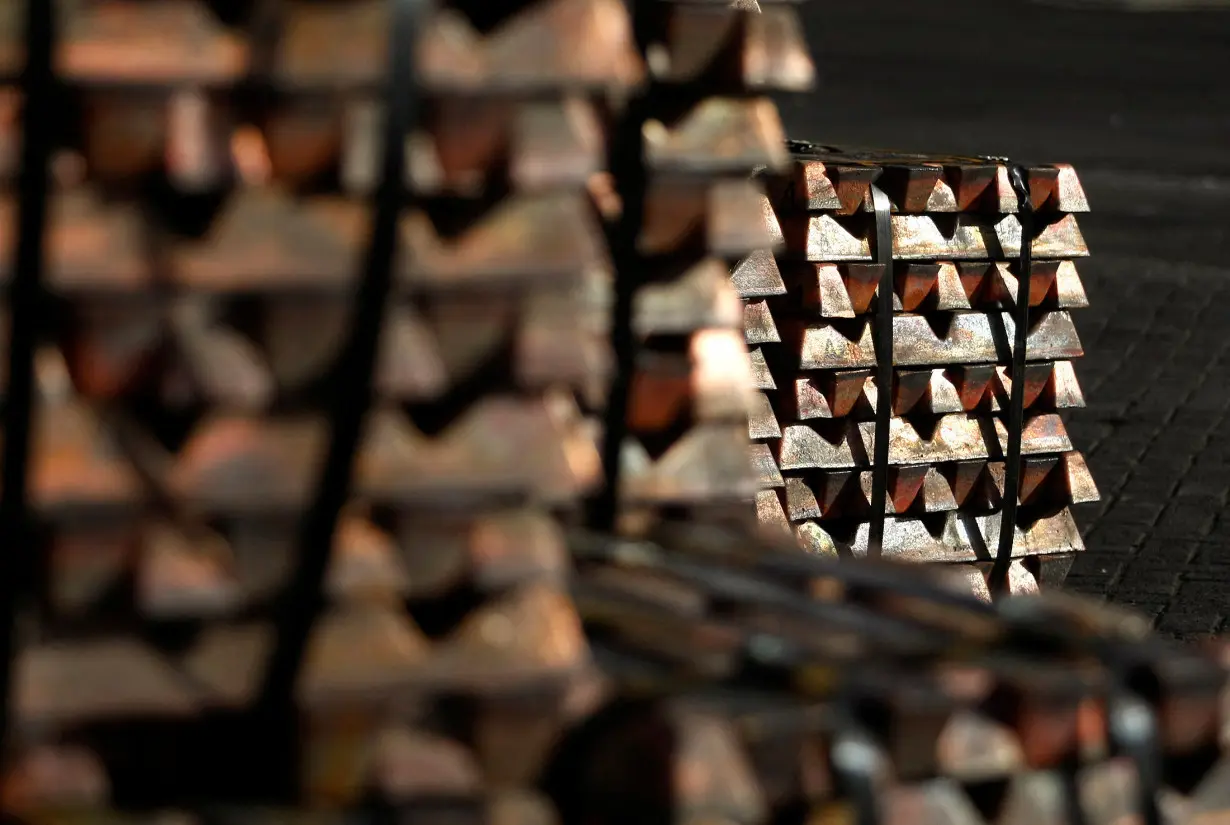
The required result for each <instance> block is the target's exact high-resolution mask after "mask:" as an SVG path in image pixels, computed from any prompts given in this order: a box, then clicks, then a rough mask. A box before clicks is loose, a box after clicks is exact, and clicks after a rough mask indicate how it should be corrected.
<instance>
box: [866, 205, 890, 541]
mask: <svg viewBox="0 0 1230 825" xmlns="http://www.w3.org/2000/svg"><path fill="white" fill-rule="evenodd" d="M871 205H872V207H873V208H874V209H875V235H874V237H873V239H872V242H873V244H874V247H875V248H874V250H873V256H874V258H875V261H876V263H878V264H880V265H881V266H883V267H884V272H883V274H882V275H880V286H879V288H878V290H877V292H876V317H875V350H876V426H875V448H874V452H875V456H874V458H873V459H872V461H873V463H872V467H871V523H870V526H869V528H868V532H867V556H868V557H869V558H879V557H880V555H881V554H882V553H883V552H884V522H885V515H884V511H885V509H886V504H887V499H888V437H889V425H890V424H891V422H892V417H893V294H894V291H893V283H894V274H893V216H892V204H891V202H890V201H889V199H888V195H885V194H884V192H883V191H882V190H881V189H880V188H879V187H878V186H875V185H874V184H873V185H872V187H871Z"/></svg>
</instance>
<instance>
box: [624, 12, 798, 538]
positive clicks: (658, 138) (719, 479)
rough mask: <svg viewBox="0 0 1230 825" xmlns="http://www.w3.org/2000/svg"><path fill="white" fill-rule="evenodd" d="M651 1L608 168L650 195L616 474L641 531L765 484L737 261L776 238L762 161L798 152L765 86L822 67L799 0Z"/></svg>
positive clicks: (740, 497) (715, 512)
mask: <svg viewBox="0 0 1230 825" xmlns="http://www.w3.org/2000/svg"><path fill="white" fill-rule="evenodd" d="M640 5H641V8H639V9H638V12H637V13H638V14H640V15H642V16H643V18H644V19H643V20H642V21H641V22H640V23H638V29H640V30H642V31H643V33H644V39H645V41H646V46H645V58H646V60H645V62H646V67H647V70H648V72H649V73H650V78H649V82H650V85H649V86H648V89H647V91H646V92H645V93H644V98H643V99H641V100H639V101H637V102H636V103H634V104H632V105H631V106H630V109H631V110H632V111H631V112H630V114H629V117H639V120H638V121H637V122H638V123H640V124H641V125H642V128H641V130H640V133H639V134H638V135H636V136H635V140H636V141H637V142H639V144H640V151H639V154H640V155H641V157H640V158H636V159H630V163H629V167H635V168H628V169H620V168H618V167H617V166H616V165H615V164H617V163H618V159H616V160H615V161H613V166H612V170H611V171H612V173H613V175H614V176H615V178H616V179H615V181H614V183H615V186H616V189H617V190H618V191H619V192H620V194H621V195H622V196H623V197H624V198H628V197H636V198H640V199H641V201H642V203H643V211H642V214H641V218H640V224H639V226H638V227H636V228H635V233H634V234H635V241H634V243H630V244H629V246H633V245H634V247H635V248H634V249H630V250H628V251H627V253H626V254H625V255H624V259H623V260H620V261H619V262H618V268H619V275H620V278H623V279H625V282H624V284H623V286H624V287H626V288H629V289H635V290H636V295H635V300H634V302H633V304H632V309H631V322H630V325H631V330H630V335H631V337H632V338H633V339H634V348H635V358H634V360H633V362H632V364H633V366H632V377H631V380H630V386H629V388H628V401H627V410H628V414H627V428H626V430H627V434H626V437H625V439H624V441H623V444H622V451H621V455H622V475H621V479H620V485H619V486H620V494H621V498H620V504H621V513H620V516H621V527H622V528H623V529H624V530H625V531H630V532H633V533H635V532H639V531H643V530H644V529H647V527H648V526H649V525H651V524H652V523H653V522H654V520H655V519H657V518H658V517H659V516H660V515H661V514H662V513H663V512H667V511H671V512H675V513H679V512H689V513H691V514H693V515H694V516H695V517H697V518H700V519H704V520H708V519H713V518H721V517H725V516H726V514H729V513H732V512H738V511H739V509H740V508H739V506H738V504H739V503H740V502H742V501H745V500H747V499H749V498H750V497H751V496H752V495H754V493H755V490H756V484H755V477H754V475H753V474H752V472H751V469H750V466H749V464H748V461H747V453H746V436H745V435H744V430H745V428H746V425H747V418H748V414H749V405H750V404H751V403H752V402H753V401H754V400H755V399H754V398H753V397H752V394H751V393H750V391H749V389H748V388H749V386H750V378H749V372H748V362H747V353H746V348H745V346H744V345H743V342H742V340H741V336H740V333H739V327H740V324H741V308H740V305H739V304H740V302H739V297H738V295H737V294H736V293H735V291H734V290H733V288H732V286H731V284H730V279H729V273H730V268H731V266H732V265H733V264H734V263H735V262H736V261H737V260H738V259H739V258H741V257H743V256H744V255H746V254H748V253H749V252H750V251H751V250H753V249H756V248H759V247H761V246H764V245H766V244H767V243H768V242H769V238H768V237H767V236H766V234H765V230H764V227H763V222H762V221H760V220H759V214H760V205H759V203H760V197H761V190H760V188H759V185H758V184H757V183H756V182H754V181H752V180H749V178H750V175H751V173H752V171H753V170H754V169H756V168H758V167H769V168H774V169H782V168H784V167H785V165H786V164H787V163H788V162H789V157H788V155H787V152H786V149H785V135H784V133H783V131H782V125H781V121H780V119H779V117H778V114H777V108H776V106H775V105H774V103H773V101H772V100H771V99H770V98H768V97H767V96H766V95H767V93H769V92H773V91H780V90H802V89H806V88H808V87H809V86H810V84H811V82H812V80H813V75H814V69H813V66H812V62H811V59H810V57H809V55H808V50H807V45H806V42H805V40H804V37H803V33H802V27H801V23H800V20H799V17H798V12H797V11H796V9H795V8H793V6H792V5H791V4H782V3H772V4H770V3H764V4H762V9H760V10H758V9H757V8H756V4H755V3H752V4H750V7H749V4H746V3H743V4H733V5H734V6H735V7H730V6H732V4H731V3H729V2H713V0H678V1H677V2H676V1H673V0H672V2H649V3H643V4H640ZM641 177H643V186H636V185H634V184H632V183H631V180H632V179H634V178H641ZM630 186H631V187H632V188H629V187H630ZM614 253H615V255H616V257H617V259H618V258H619V256H620V251H619V249H615V250H614ZM732 505H735V506H733V507H732Z"/></svg>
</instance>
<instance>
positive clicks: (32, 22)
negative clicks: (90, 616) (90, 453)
mask: <svg viewBox="0 0 1230 825" xmlns="http://www.w3.org/2000/svg"><path fill="white" fill-rule="evenodd" d="M25 7H26V8H25V17H26V28H25V45H26V64H25V67H24V69H23V71H22V74H21V92H22V101H23V113H22V139H21V170H20V172H19V178H18V197H19V202H18V216H17V248H16V250H15V254H14V257H13V261H12V264H11V267H12V268H11V270H10V272H9V278H10V287H9V295H8V297H9V330H10V332H9V336H10V337H9V363H8V391H7V399H6V402H5V408H4V457H3V469H2V471H0V472H3V484H4V489H3V493H0V541H3V544H0V645H3V647H2V648H0V691H2V693H0V714H3V715H2V716H0V753H3V752H4V747H3V746H4V741H3V739H4V737H6V736H7V734H8V730H9V727H10V722H11V708H10V698H11V695H12V676H13V660H14V656H15V653H16V646H17V640H16V638H15V632H16V622H17V611H18V605H19V604H20V602H21V600H22V599H23V598H24V594H25V591H26V589H27V588H26V584H27V581H28V573H29V571H30V570H31V569H32V564H33V559H32V558H31V557H30V555H29V553H30V551H31V547H30V541H29V538H30V529H29V512H28V510H29V500H28V491H27V484H26V476H27V465H28V464H29V457H30V431H31V420H32V418H33V407H34V404H35V400H36V394H37V393H36V390H35V385H34V382H35V378H34V350H35V347H36V346H37V342H38V334H39V329H40V322H41V320H42V308H43V302H42V300H41V298H42V288H43V274H44V268H45V258H44V255H43V245H44V242H45V236H46V229H47V201H48V195H49V191H48V190H49V188H50V174H51V170H50V166H51V154H52V145H53V141H54V138H55V134H54V130H55V121H56V89H57V84H56V77H55V68H54V63H53V61H54V54H55V44H56V33H57V32H56V30H57V26H56V22H57V21H56V15H55V7H56V4H55V3H51V2H48V0H29V2H27V3H26V4H25Z"/></svg>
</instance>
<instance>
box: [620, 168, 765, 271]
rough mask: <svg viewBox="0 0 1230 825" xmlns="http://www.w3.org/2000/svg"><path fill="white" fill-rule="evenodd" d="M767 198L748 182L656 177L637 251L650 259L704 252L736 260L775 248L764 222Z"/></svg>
mask: <svg viewBox="0 0 1230 825" xmlns="http://www.w3.org/2000/svg"><path fill="white" fill-rule="evenodd" d="M761 214H762V210H761V194H760V190H759V189H758V188H757V186H756V185H755V184H753V183H752V182H751V181H747V180H718V181H690V180H686V179H685V180H672V179H671V178H670V177H669V176H662V177H658V178H655V179H654V181H653V182H652V183H651V184H650V187H649V191H648V192H647V193H646V196H645V212H644V224H643V228H642V231H641V235H640V237H639V238H638V239H637V248H638V249H639V250H640V251H641V252H642V253H643V254H645V255H670V254H676V253H678V252H680V251H688V250H703V251H704V252H708V253H710V254H712V255H715V256H717V257H720V258H735V257H739V256H742V255H745V254H747V253H748V252H751V251H752V250H756V249H761V248H766V247H769V246H771V244H772V242H773V239H772V237H771V235H770V233H769V232H768V230H767V229H766V228H765V227H764V225H763V222H762V220H761Z"/></svg>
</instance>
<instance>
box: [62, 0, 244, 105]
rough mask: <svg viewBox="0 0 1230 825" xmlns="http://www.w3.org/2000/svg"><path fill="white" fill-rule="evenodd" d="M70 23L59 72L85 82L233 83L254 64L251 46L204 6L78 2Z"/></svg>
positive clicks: (186, 1)
mask: <svg viewBox="0 0 1230 825" xmlns="http://www.w3.org/2000/svg"><path fill="white" fill-rule="evenodd" d="M76 6H77V7H76V8H72V9H71V11H70V13H69V14H68V15H67V19H66V20H65V21H64V35H63V37H64V42H63V45H62V46H61V49H60V52H59V54H58V55H57V58H58V59H57V63H58V67H57V68H58V71H59V73H60V74H61V75H62V76H64V77H66V78H68V79H70V80H72V81H75V82H78V83H95V84H109V85H150V84H158V85H166V86H182V85H202V86H212V85H226V84H230V83H233V82H235V81H237V80H238V79H240V77H241V76H242V74H243V73H244V72H245V71H246V70H247V66H248V46H247V44H246V43H243V42H242V41H241V40H240V38H239V36H238V34H237V33H236V32H234V31H228V30H227V29H225V28H224V27H223V26H222V25H221V24H220V22H219V21H218V20H217V19H216V18H215V17H214V16H213V14H212V12H211V11H210V10H209V9H208V7H207V6H206V5H205V4H204V3H199V2H194V0H171V2H165V3H159V4H158V5H157V6H149V5H147V4H144V3H134V2H130V1H129V2H125V0H109V1H108V2H96V3H82V4H76Z"/></svg>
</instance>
